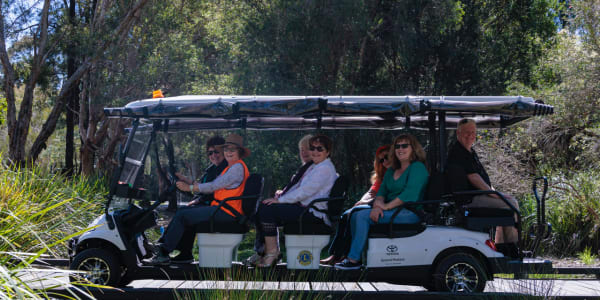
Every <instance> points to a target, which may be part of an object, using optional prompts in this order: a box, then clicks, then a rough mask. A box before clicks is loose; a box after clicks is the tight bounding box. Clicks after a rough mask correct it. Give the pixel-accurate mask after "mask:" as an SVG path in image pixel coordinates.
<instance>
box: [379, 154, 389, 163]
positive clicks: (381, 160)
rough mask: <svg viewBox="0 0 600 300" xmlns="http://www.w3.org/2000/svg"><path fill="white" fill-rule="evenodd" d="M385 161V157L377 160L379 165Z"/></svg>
mask: <svg viewBox="0 0 600 300" xmlns="http://www.w3.org/2000/svg"><path fill="white" fill-rule="evenodd" d="M386 160H388V158H387V155H386V156H384V157H382V158H381V159H379V163H380V164H382V163H383V162H384V161H386Z"/></svg>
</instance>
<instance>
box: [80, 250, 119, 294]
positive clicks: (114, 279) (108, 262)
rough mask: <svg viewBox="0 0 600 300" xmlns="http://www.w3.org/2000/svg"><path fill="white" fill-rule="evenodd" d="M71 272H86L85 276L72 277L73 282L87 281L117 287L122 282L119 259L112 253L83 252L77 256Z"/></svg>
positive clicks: (105, 251)
mask: <svg viewBox="0 0 600 300" xmlns="http://www.w3.org/2000/svg"><path fill="white" fill-rule="evenodd" d="M70 269H71V270H75V271H84V272H85V273H83V274H75V275H71V281H72V282H74V281H82V280H81V279H82V278H83V279H86V280H88V281H89V282H91V283H93V284H100V285H110V286H117V285H118V284H119V282H120V281H121V266H120V264H119V259H118V258H117V256H116V255H115V254H113V253H112V252H110V251H107V250H104V249H99V248H91V249H86V250H83V251H81V252H80V253H79V254H77V255H76V256H75V258H74V259H73V262H72V263H71V266H70Z"/></svg>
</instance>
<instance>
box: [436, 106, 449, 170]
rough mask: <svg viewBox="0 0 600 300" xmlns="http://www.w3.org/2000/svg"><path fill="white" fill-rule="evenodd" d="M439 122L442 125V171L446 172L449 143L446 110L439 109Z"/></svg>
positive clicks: (440, 147)
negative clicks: (447, 146)
mask: <svg viewBox="0 0 600 300" xmlns="http://www.w3.org/2000/svg"><path fill="white" fill-rule="evenodd" d="M438 122H439V124H440V125H439V126H440V135H439V136H440V141H439V143H440V145H439V149H440V153H439V155H440V173H444V171H445V169H446V152H447V150H446V145H447V144H448V143H447V142H448V135H447V134H446V112H445V111H439V112H438Z"/></svg>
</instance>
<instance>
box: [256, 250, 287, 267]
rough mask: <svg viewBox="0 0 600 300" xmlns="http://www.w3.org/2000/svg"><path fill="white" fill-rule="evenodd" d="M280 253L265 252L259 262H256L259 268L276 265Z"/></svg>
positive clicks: (279, 258)
mask: <svg viewBox="0 0 600 300" xmlns="http://www.w3.org/2000/svg"><path fill="white" fill-rule="evenodd" d="M281 256H282V255H281V253H279V251H277V252H275V253H267V254H265V256H263V257H262V259H261V260H260V262H259V263H257V264H256V266H257V267H259V268H271V267H274V266H276V265H277V263H278V262H279V260H281Z"/></svg>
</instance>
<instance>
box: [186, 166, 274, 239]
mask: <svg viewBox="0 0 600 300" xmlns="http://www.w3.org/2000/svg"><path fill="white" fill-rule="evenodd" d="M263 183H264V179H263V177H262V176H261V175H260V174H250V176H248V179H246V186H245V187H244V192H243V193H242V196H239V197H229V198H226V199H224V200H223V201H221V202H220V203H219V205H218V206H217V207H219V209H220V208H221V207H224V208H227V210H229V211H231V212H233V213H234V214H235V215H236V216H235V218H234V220H232V221H231V222H219V221H216V220H214V217H215V214H216V212H217V211H218V210H215V213H213V214H212V215H211V217H210V219H209V220H207V221H205V222H201V223H199V224H197V225H196V226H195V228H194V229H195V231H196V232H197V233H246V232H248V230H249V229H250V226H249V220H250V217H252V216H253V215H254V213H255V209H256V202H257V201H258V200H259V199H260V197H261V194H262V189H263ZM240 199H241V200H242V210H243V211H244V215H242V214H240V213H238V212H237V211H236V210H235V209H233V208H232V207H231V206H230V205H229V204H227V202H228V201H231V200H240Z"/></svg>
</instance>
